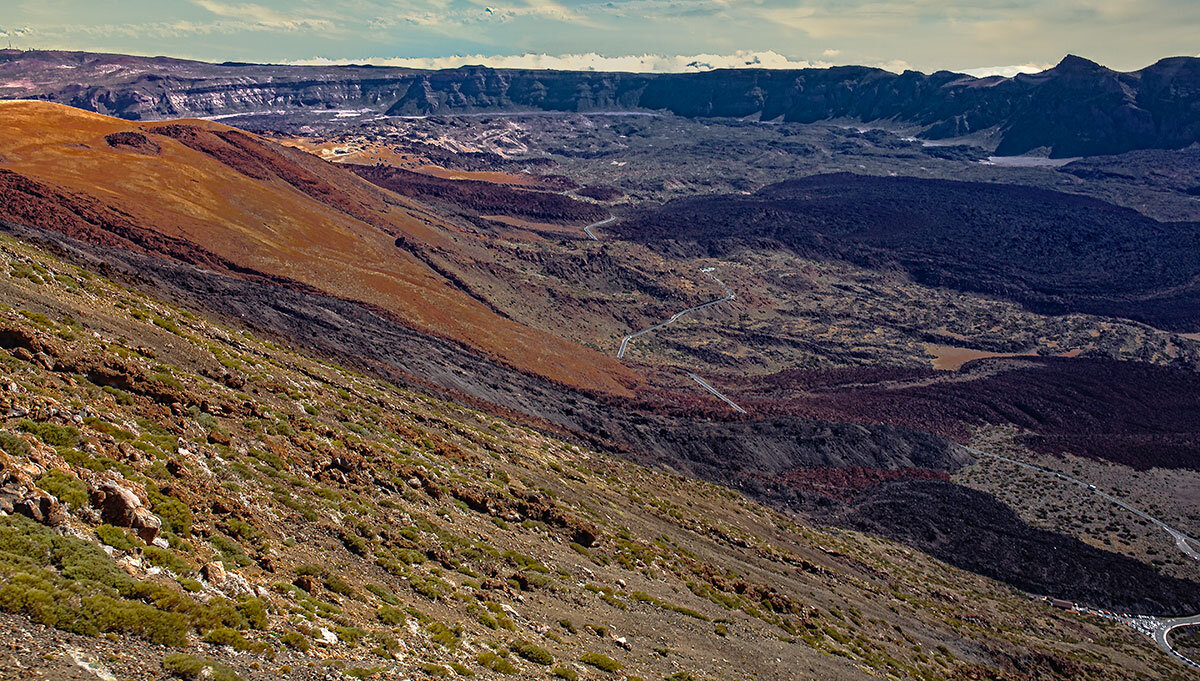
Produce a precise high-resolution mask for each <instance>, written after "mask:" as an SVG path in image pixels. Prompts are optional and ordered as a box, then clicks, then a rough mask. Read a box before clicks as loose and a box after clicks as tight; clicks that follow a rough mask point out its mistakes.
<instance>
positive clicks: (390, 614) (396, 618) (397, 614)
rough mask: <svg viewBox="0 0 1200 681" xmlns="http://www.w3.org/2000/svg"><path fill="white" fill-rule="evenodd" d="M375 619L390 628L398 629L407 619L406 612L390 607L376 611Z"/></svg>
mask: <svg viewBox="0 0 1200 681" xmlns="http://www.w3.org/2000/svg"><path fill="white" fill-rule="evenodd" d="M375 618H376V619H378V620H379V621H380V622H383V623H384V624H386V625H388V626H389V627H398V626H400V625H401V624H404V620H405V619H406V618H405V616H404V611H403V610H401V609H399V608H393V607H392V606H390V605H381V606H379V608H378V609H377V610H376V611H375Z"/></svg>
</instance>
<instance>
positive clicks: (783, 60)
mask: <svg viewBox="0 0 1200 681" xmlns="http://www.w3.org/2000/svg"><path fill="white" fill-rule="evenodd" d="M290 63H293V64H299V65H310V66H334V65H346V64H372V65H374V66H400V67H405V68H412V69H453V68H457V67H459V66H465V65H468V64H472V65H474V64H480V65H483V66H490V67H492V68H503V69H556V70H561V71H625V72H635V73H680V72H695V71H710V70H712V69H736V68H762V69H803V68H813V67H815V68H825V67H828V66H831V64H830V63H829V62H825V61H816V62H814V61H808V60H799V61H797V60H793V59H789V58H788V57H785V56H783V55H781V54H779V53H778V52H774V51H766V52H754V51H750V50H739V51H737V52H734V53H732V54H693V55H661V54H643V55H629V56H623V57H607V56H604V55H600V54H596V53H595V52H588V53H585V54H562V55H549V54H518V55H491V56H488V55H482V54H472V55H455V56H451V57H388V58H384V57H371V58H367V59H325V58H323V57H315V58H312V59H304V60H300V61H295V62H290Z"/></svg>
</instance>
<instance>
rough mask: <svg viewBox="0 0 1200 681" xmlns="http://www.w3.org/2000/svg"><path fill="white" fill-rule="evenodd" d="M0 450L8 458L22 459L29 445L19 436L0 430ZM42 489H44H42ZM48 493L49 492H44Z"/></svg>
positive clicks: (27, 451) (27, 452)
mask: <svg viewBox="0 0 1200 681" xmlns="http://www.w3.org/2000/svg"><path fill="white" fill-rule="evenodd" d="M0 450H3V451H4V452H5V453H7V454H9V455H10V456H16V457H22V456H25V455H27V454H29V443H28V442H26V441H25V440H24V438H22V437H20V436H19V435H14V434H13V433H10V432H8V431H3V430H0ZM42 489H46V488H45V487H43V488H42ZM46 491H47V492H49V491H50V490H46Z"/></svg>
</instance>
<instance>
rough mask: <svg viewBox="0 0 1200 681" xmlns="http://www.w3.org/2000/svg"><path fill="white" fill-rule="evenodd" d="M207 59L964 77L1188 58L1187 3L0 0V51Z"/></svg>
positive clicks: (1197, 2) (1191, 6)
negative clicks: (1068, 60)
mask: <svg viewBox="0 0 1200 681" xmlns="http://www.w3.org/2000/svg"><path fill="white" fill-rule="evenodd" d="M8 41H11V43H12V45H13V47H19V48H22V49H70V50H89V51H105V52H122V53H129V54H140V55H169V56H176V57H184V58H193V59H202V60H207V61H254V62H271V63H375V64H392V65H401V66H416V67H426V68H432V67H453V66H459V65H462V64H480V63H482V64H488V65H493V66H512V67H532V68H563V69H589V68H591V69H597V70H623V71H691V70H704V69H708V68H720V67H739V66H764V67H777V68H786V67H803V66H828V65H834V64H865V65H869V66H879V67H883V68H888V69H890V70H894V71H900V70H904V69H908V68H912V69H917V70H921V71H926V72H929V71H934V70H938V69H950V70H955V71H965V72H968V73H974V74H976V75H982V74H989V73H1001V74H1004V75H1011V74H1012V73H1016V72H1020V71H1026V72H1028V71H1037V70H1041V69H1043V68H1046V67H1048V66H1052V65H1053V64H1055V63H1057V62H1058V61H1059V60H1060V59H1061V58H1062V57H1063V56H1064V55H1065V54H1068V53H1070V54H1077V55H1080V56H1083V57H1087V58H1089V59H1092V60H1095V61H1098V62H1100V63H1102V64H1105V65H1106V66H1109V67H1111V68H1115V69H1119V70H1132V69H1137V68H1141V67H1143V66H1146V65H1147V64H1150V63H1153V62H1154V61H1157V60H1158V59H1160V58H1162V57H1167V56H1177V55H1197V53H1200V0H911V1H901V0H800V1H799V2H796V1H789V0H292V1H285V0H258V1H257V2H241V1H240V0H104V1H103V2H97V1H96V0H0V47H2V46H3V44H2V43H6V42H8Z"/></svg>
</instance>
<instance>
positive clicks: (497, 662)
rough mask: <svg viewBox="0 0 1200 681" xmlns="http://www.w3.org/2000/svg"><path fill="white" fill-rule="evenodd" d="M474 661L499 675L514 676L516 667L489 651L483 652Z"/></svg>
mask: <svg viewBox="0 0 1200 681" xmlns="http://www.w3.org/2000/svg"><path fill="white" fill-rule="evenodd" d="M475 661H476V662H478V663H479V664H480V665H482V666H484V667H487V668H488V669H490V670H492V671H494V672H498V673H500V674H516V673H517V667H516V665H514V664H513V663H512V662H509V661H508V660H507V659H506V658H503V657H501V656H499V655H497V654H496V653H493V652H491V651H488V652H483V653H480V654H478V655H476V656H475Z"/></svg>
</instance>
